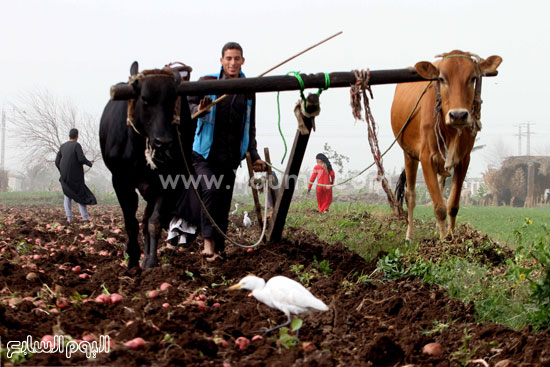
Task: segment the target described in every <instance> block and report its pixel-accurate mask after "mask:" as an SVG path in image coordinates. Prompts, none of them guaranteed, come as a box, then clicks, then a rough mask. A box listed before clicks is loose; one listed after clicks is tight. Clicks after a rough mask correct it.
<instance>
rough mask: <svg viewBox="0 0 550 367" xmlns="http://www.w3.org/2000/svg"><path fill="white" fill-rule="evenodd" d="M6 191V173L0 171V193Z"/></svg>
mask: <svg viewBox="0 0 550 367" xmlns="http://www.w3.org/2000/svg"><path fill="white" fill-rule="evenodd" d="M6 191H8V171H6V170H0V192H6Z"/></svg>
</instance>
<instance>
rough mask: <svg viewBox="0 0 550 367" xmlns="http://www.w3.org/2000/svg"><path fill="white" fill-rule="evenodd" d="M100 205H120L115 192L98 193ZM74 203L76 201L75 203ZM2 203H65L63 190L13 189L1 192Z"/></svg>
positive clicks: (0, 201) (8, 204) (0, 200)
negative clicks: (34, 190)
mask: <svg viewBox="0 0 550 367" xmlns="http://www.w3.org/2000/svg"><path fill="white" fill-rule="evenodd" d="M96 199H97V202H98V204H99V205H102V204H103V205H118V200H117V198H116V195H115V194H114V192H110V193H103V194H96ZM73 204H74V203H73ZM0 205H5V206H17V205H63V192H61V191H37V192H31V191H11V192H0Z"/></svg>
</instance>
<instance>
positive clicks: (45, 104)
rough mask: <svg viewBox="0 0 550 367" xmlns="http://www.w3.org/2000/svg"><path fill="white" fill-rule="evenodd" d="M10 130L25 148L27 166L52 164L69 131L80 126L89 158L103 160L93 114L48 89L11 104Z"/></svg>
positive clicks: (81, 137) (83, 147)
mask: <svg viewBox="0 0 550 367" xmlns="http://www.w3.org/2000/svg"><path fill="white" fill-rule="evenodd" d="M12 107H13V111H14V116H13V118H12V119H11V121H10V122H11V125H12V127H11V129H10V130H11V131H10V132H11V133H12V136H13V138H15V139H16V140H17V141H18V142H19V143H20V144H19V146H20V147H22V148H24V149H23V150H22V153H23V157H22V158H23V160H24V162H25V167H27V168H29V169H31V168H33V166H35V165H40V164H51V163H52V162H54V161H55V156H56V154H57V151H58V150H59V147H60V146H61V144H63V143H64V142H66V141H67V140H68V139H69V130H70V129H71V128H77V129H78V131H79V139H78V141H79V143H80V144H81V145H82V149H83V151H84V154H85V155H86V157H87V158H88V159H89V160H92V161H97V160H99V159H101V153H100V151H99V142H98V133H97V131H98V123H97V119H96V118H94V117H93V116H91V115H89V114H87V113H84V112H80V111H79V110H78V109H77V108H76V106H74V105H73V104H72V103H70V102H68V101H59V100H58V99H56V98H55V97H54V96H52V94H51V93H50V92H48V91H47V90H40V91H37V92H35V93H30V94H28V95H26V96H25V97H23V98H21V100H20V101H18V102H17V103H13V104H12Z"/></svg>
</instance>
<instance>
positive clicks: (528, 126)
mask: <svg viewBox="0 0 550 367" xmlns="http://www.w3.org/2000/svg"><path fill="white" fill-rule="evenodd" d="M525 125H527V133H526V135H527V155H531V134H533V133H532V132H531V125H534V123H532V122H529V121H528V122H526V123H525Z"/></svg>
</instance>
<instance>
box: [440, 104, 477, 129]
mask: <svg viewBox="0 0 550 367" xmlns="http://www.w3.org/2000/svg"><path fill="white" fill-rule="evenodd" d="M472 123H473V121H472V114H471V113H470V111H468V110H467V109H464V108H455V109H452V110H449V111H448V112H447V114H446V115H445V124H447V125H449V126H452V127H456V128H463V127H469V126H472Z"/></svg>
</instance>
